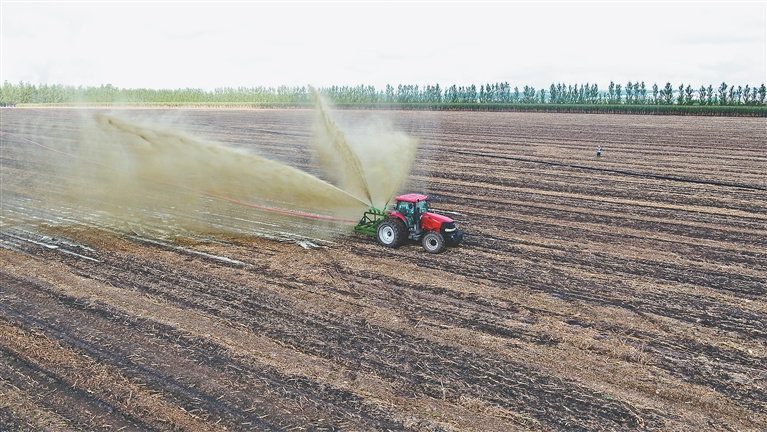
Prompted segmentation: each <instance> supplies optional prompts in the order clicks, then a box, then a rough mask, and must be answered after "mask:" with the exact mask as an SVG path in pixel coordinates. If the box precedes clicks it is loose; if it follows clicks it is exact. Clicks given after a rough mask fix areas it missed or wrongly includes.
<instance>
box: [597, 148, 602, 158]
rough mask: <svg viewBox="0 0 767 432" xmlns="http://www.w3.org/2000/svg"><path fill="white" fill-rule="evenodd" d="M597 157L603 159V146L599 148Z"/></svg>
mask: <svg viewBox="0 0 767 432" xmlns="http://www.w3.org/2000/svg"><path fill="white" fill-rule="evenodd" d="M597 157H602V146H599V147H597Z"/></svg>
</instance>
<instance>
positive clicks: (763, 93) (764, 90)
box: [757, 83, 767, 105]
mask: <svg viewBox="0 0 767 432" xmlns="http://www.w3.org/2000/svg"><path fill="white" fill-rule="evenodd" d="M766 97H767V87H765V86H764V83H762V85H760V86H759V96H758V97H757V101H758V102H759V105H764V100H765V98H766Z"/></svg>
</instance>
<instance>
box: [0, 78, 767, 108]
mask: <svg viewBox="0 0 767 432" xmlns="http://www.w3.org/2000/svg"><path fill="white" fill-rule="evenodd" d="M318 90H319V92H320V93H322V94H324V95H325V96H326V97H328V98H329V99H330V100H331V101H333V102H335V103H339V104H428V105H434V104H444V105H448V106H449V105H451V104H459V105H466V104H496V105H497V104H551V105H557V104H558V105H676V106H695V105H697V106H764V105H765V98H767V89H766V88H765V85H764V84H762V85H761V86H759V87H756V86H754V87H751V86H749V85H748V84H746V85H745V86H737V87H736V86H734V85H727V83H725V82H723V83H721V84H720V85H719V86H718V87H714V86H713V85H708V86H705V85H701V86H700V87H699V88H695V87H693V86H692V84H687V85H685V84H680V85H679V86H678V87H675V86H673V85H672V84H671V83H670V82H669V83H666V85H665V86H663V87H659V86H658V85H657V84H653V85H652V87H650V88H648V87H647V86H646V85H645V83H644V81H642V82H639V81H636V82H632V81H629V82H628V83H626V85H625V86H623V85H621V84H616V83H614V82H612V81H611V82H610V84H609V86H608V87H607V89H605V90H600V89H599V87H598V86H597V84H589V83H585V84H564V83H555V84H551V85H550V86H549V88H548V89H545V88H541V89H536V88H534V87H531V86H524V87H523V88H522V89H521V90H520V89H519V87H514V88H513V89H512V88H511V86H510V85H509V83H508V82H503V83H494V84H492V83H487V84H482V85H480V86H479V87H477V86H476V85H475V84H471V85H469V86H456V85H451V86H450V87H446V88H441V87H440V85H439V84H435V85H431V84H428V85H426V86H423V87H419V86H418V85H402V84H400V85H398V86H397V87H396V88H395V87H393V86H391V85H388V84H387V85H386V87H385V88H384V89H382V90H378V89H376V88H375V87H374V86H367V85H358V86H331V87H324V88H319V89H318ZM310 103H312V98H311V94H310V92H309V90H308V88H307V87H289V86H279V87H276V88H274V87H237V88H233V87H222V88H216V89H214V90H212V91H205V90H202V89H193V88H185V89H176V90H169V89H166V90H152V89H120V88H117V87H114V86H112V85H111V84H106V85H101V86H100V87H93V86H90V87H83V86H78V87H74V86H69V85H57V84H54V85H48V84H41V85H39V86H36V85H34V84H30V83H28V82H27V83H24V82H20V83H19V84H11V83H9V82H8V81H5V82H4V83H3V85H2V87H0V104H2V105H3V106H14V105H21V104H60V105H78V104H83V105H87V104H160V105H162V104H169V105H172V104H310Z"/></svg>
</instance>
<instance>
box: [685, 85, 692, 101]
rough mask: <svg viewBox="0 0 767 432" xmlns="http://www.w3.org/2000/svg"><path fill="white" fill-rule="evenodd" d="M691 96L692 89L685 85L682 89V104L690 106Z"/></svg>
mask: <svg viewBox="0 0 767 432" xmlns="http://www.w3.org/2000/svg"><path fill="white" fill-rule="evenodd" d="M692 94H693V89H692V86H691V85H690V84H687V87H685V88H684V104H685V105H692Z"/></svg>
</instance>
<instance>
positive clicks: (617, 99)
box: [615, 84, 622, 104]
mask: <svg viewBox="0 0 767 432" xmlns="http://www.w3.org/2000/svg"><path fill="white" fill-rule="evenodd" d="M621 87H622V86H621V85H620V84H615V103H617V104H619V103H621V99H622V98H621V93H622V90H621Z"/></svg>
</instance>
